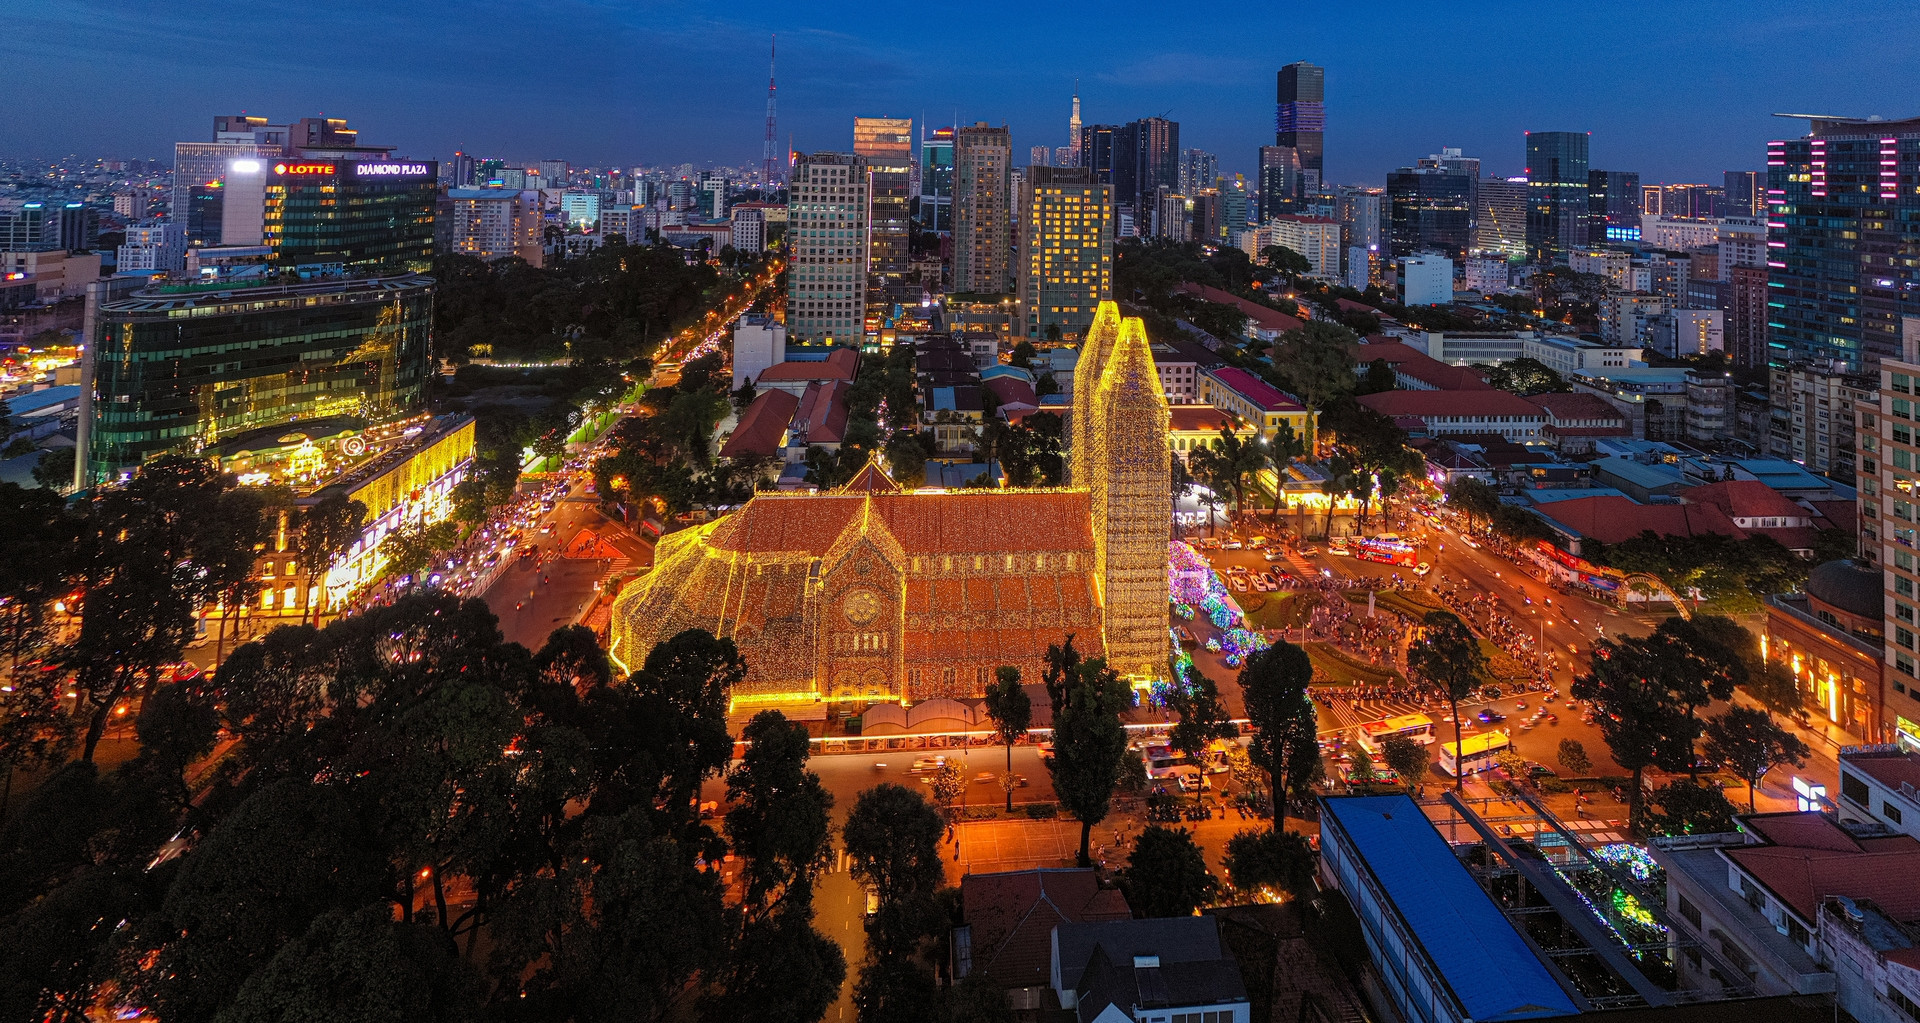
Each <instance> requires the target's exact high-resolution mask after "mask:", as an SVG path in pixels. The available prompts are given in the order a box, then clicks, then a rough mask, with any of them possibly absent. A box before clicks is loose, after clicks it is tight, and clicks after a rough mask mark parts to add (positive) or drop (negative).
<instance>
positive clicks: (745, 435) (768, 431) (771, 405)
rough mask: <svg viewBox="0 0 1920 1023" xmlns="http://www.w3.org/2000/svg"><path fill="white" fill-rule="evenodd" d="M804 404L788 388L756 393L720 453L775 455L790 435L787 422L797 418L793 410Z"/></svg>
mask: <svg viewBox="0 0 1920 1023" xmlns="http://www.w3.org/2000/svg"><path fill="white" fill-rule="evenodd" d="M799 407H800V399H799V398H796V397H794V396H793V395H792V394H790V393H788V392H786V391H776V390H766V391H761V392H760V393H759V394H756V395H754V397H753V404H751V405H748V406H747V411H746V412H745V413H744V414H742V415H741V416H740V423H739V425H738V426H735V427H734V428H733V436H731V437H729V438H727V442H726V443H725V444H724V445H722V446H721V448H720V457H722V458H739V457H742V456H745V455H771V454H773V453H774V452H775V451H778V450H779V448H780V439H781V438H782V437H784V436H786V433H787V424H789V423H791V422H793V411H794V409H796V408H799Z"/></svg>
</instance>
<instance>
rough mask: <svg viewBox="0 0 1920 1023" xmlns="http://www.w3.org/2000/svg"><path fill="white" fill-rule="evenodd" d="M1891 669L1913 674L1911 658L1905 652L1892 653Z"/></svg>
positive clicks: (1909, 674) (1904, 673)
mask: <svg viewBox="0 0 1920 1023" xmlns="http://www.w3.org/2000/svg"><path fill="white" fill-rule="evenodd" d="M1893 670H1895V671H1897V672H1899V673H1900V674H1902V675H1908V676H1911V675H1912V674H1913V658H1911V657H1908V656H1907V655H1906V654H1894V655H1893Z"/></svg>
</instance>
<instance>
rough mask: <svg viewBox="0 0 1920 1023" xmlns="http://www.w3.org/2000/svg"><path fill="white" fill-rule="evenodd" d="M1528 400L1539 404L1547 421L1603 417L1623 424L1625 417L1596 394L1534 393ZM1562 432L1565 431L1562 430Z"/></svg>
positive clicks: (1611, 404) (1557, 421) (1569, 420)
mask: <svg viewBox="0 0 1920 1023" xmlns="http://www.w3.org/2000/svg"><path fill="white" fill-rule="evenodd" d="M1527 400H1528V401H1530V402H1532V403H1534V404H1535V405H1538V406H1540V408H1541V410H1542V411H1544V412H1546V414H1547V421H1548V422H1553V423H1565V422H1571V421H1574V420H1593V419H1604V420H1607V421H1609V422H1618V423H1620V424H1622V425H1625V424H1626V422H1627V417H1626V416H1624V415H1622V414H1621V413H1620V410H1619V409H1617V408H1615V407H1614V406H1613V403H1612V402H1610V401H1608V400H1607V399H1605V398H1602V397H1600V396H1599V395H1597V394H1587V393H1585V392H1580V393H1568V394H1536V395H1533V396H1531V397H1529V398H1527ZM1561 432H1562V433H1563V434H1564V433H1566V432H1567V431H1565V430H1562V431H1561Z"/></svg>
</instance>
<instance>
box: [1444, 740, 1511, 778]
mask: <svg viewBox="0 0 1920 1023" xmlns="http://www.w3.org/2000/svg"><path fill="white" fill-rule="evenodd" d="M1512 748H1513V739H1512V737H1510V736H1508V735H1507V733H1505V732H1502V731H1499V730H1497V729H1496V730H1495V731H1491V732H1481V733H1480V734H1479V735H1469V736H1467V737H1466V738H1465V739H1462V740H1461V741H1460V754H1459V760H1458V761H1456V760H1455V759H1454V752H1453V743H1451V742H1442V743H1440V769H1441V770H1442V771H1445V772H1447V773H1448V774H1451V775H1459V774H1462V773H1465V774H1475V773H1478V772H1480V771H1490V770H1492V769H1493V768H1495V767H1498V766H1499V764H1497V763H1496V762H1495V760H1496V758H1497V757H1499V756H1500V754H1501V753H1503V752H1505V751H1507V750H1509V749H1512ZM1460 768H1465V770H1464V772H1463V771H1462V770H1460Z"/></svg>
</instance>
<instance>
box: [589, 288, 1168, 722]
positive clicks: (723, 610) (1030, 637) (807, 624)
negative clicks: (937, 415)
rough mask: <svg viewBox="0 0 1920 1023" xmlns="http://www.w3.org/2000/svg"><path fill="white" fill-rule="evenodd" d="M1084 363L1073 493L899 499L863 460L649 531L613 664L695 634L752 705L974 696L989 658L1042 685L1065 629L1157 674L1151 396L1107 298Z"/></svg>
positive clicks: (1160, 651) (1159, 588) (1162, 538)
mask: <svg viewBox="0 0 1920 1023" xmlns="http://www.w3.org/2000/svg"><path fill="white" fill-rule="evenodd" d="M1089 358H1093V359H1097V360H1098V365H1099V367H1100V369H1099V374H1098V378H1097V379H1095V380H1091V381H1089V382H1088V385H1087V386H1084V387H1083V386H1082V376H1081V374H1082V373H1083V372H1085V370H1086V368H1087V360H1088V359H1089ZM1081 359H1082V361H1081V369H1080V370H1079V371H1076V373H1075V378H1074V381H1075V393H1074V404H1073V418H1072V422H1071V424H1070V428H1071V429H1070V432H1069V433H1068V434H1067V435H1068V436H1069V437H1071V438H1072V441H1071V443H1072V445H1073V450H1072V451H1071V452H1070V453H1069V455H1070V464H1071V468H1070V470H1069V472H1070V473H1071V478H1070V481H1069V486H1067V487H1064V488H1058V489H1045V490H965V491H953V492H938V493H936V492H928V493H914V492H907V491H903V490H901V488H900V487H899V486H897V485H896V484H895V483H894V482H893V480H891V479H890V478H888V477H887V475H886V473H885V472H883V471H882V470H881V469H880V467H879V466H878V464H876V463H872V462H870V463H869V464H868V465H867V467H866V468H865V469H863V470H862V471H861V472H860V474H859V475H858V476H856V477H855V478H854V480H853V481H851V482H850V483H849V484H847V485H846V486H845V487H842V488H840V489H838V490H835V491H832V492H829V493H819V494H781V493H762V494H758V495H756V496H755V497H754V498H753V499H752V500H751V501H749V502H748V503H747V504H746V505H745V506H744V507H742V508H741V509H740V510H738V511H736V512H734V513H733V514H731V515H728V516H726V517H725V518H722V519H720V520H718V521H716V522H712V523H709V524H706V525H703V526H699V527H696V528H692V529H687V530H682V531H680V532H677V533H672V534H669V535H668V536H665V537H663V538H662V539H661V541H660V544H659V546H658V547H657V549H656V550H655V555H654V568H653V571H652V572H651V573H649V574H648V575H645V576H643V577H641V578H640V579H639V580H637V581H635V582H634V583H633V584H632V585H630V586H629V587H628V588H627V589H626V590H625V591H623V592H622V593H621V594H620V596H619V597H618V598H617V599H616V600H615V601H614V607H613V617H612V623H611V653H612V655H613V657H614V658H615V660H617V661H618V662H620V663H621V664H623V665H625V666H627V667H628V668H629V669H631V668H636V667H638V666H639V664H640V663H641V661H643V660H644V659H645V658H646V654H647V651H648V650H650V649H651V648H652V647H653V645H654V644H656V643H658V642H660V641H662V640H664V639H666V638H667V637H669V636H672V635H674V634H676V633H678V632H681V631H683V630H685V629H691V628H699V629H705V630H707V631H709V632H712V633H714V634H715V635H718V636H723V637H727V638H731V639H732V640H733V641H734V642H735V643H736V644H737V645H739V647H740V650H741V653H742V655H743V656H744V657H745V659H746V660H747V663H748V666H749V672H748V676H747V679H746V681H745V682H743V683H742V684H741V686H739V687H738V688H737V689H736V692H735V697H736V700H737V701H742V702H764V703H779V702H809V701H815V700H847V701H900V702H907V703H913V702H918V701H921V700H926V699H933V698H938V697H947V698H954V699H968V698H974V697H978V696H980V695H982V694H983V693H984V692H985V690H986V687H987V685H988V684H989V683H991V682H992V680H993V673H994V669H995V668H997V667H999V666H1001V665H1013V666H1015V667H1018V668H1020V669H1021V671H1022V673H1023V674H1024V675H1025V677H1026V678H1027V679H1028V680H1029V681H1034V680H1037V679H1038V678H1039V677H1040V673H1041V671H1042V669H1043V667H1044V664H1043V661H1042V657H1043V655H1044V654H1045V652H1046V649H1047V646H1048V645H1049V644H1051V643H1059V642H1061V641H1062V639H1063V638H1064V637H1065V636H1067V635H1068V634H1072V635H1073V637H1074V645H1075V646H1076V647H1077V648H1079V649H1080V650H1081V651H1083V652H1084V653H1085V654H1086V655H1088V656H1094V655H1104V656H1107V657H1108V658H1109V663H1111V664H1112V665H1113V666H1114V667H1115V668H1116V669H1117V670H1119V671H1121V672H1122V673H1123V674H1128V675H1134V676H1139V677H1148V678H1155V677H1163V676H1164V675H1165V674H1166V673H1167V670H1168V667H1167V657H1168V653H1169V643H1170V641H1169V636H1168V630H1167V627H1168V619H1167V540H1168V530H1169V524H1170V522H1171V499H1172V487H1171V481H1170V479H1169V471H1170V463H1169V454H1168V447H1167V405H1166V398H1165V396H1164V395H1163V394H1162V393H1161V390H1160V382H1159V376H1158V374H1157V373H1156V372H1155V370H1154V367H1153V360H1152V355H1151V352H1150V350H1149V349H1148V347H1147V342H1146V334H1145V331H1144V330H1143V329H1142V328H1141V325H1140V323H1139V321H1138V320H1126V321H1123V320H1122V319H1121V318H1120V316H1119V311H1118V309H1117V307H1115V306H1114V305H1113V303H1111V302H1108V303H1102V305H1101V309H1100V313H1099V316H1098V317H1097V319H1096V322H1095V327H1094V331H1093V332H1091V334H1090V336H1089V338H1088V341H1087V343H1086V345H1085V347H1084V348H1083V350H1082V356H1081ZM1083 425H1084V426H1088V427H1090V429H1089V430H1088V431H1087V432H1086V433H1085V434H1084V435H1083V434H1082V432H1081V430H1082V426H1083Z"/></svg>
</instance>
